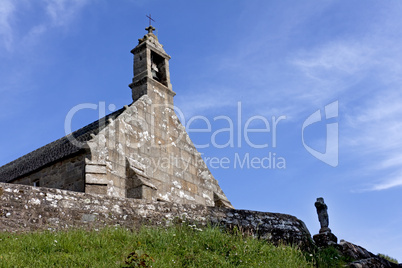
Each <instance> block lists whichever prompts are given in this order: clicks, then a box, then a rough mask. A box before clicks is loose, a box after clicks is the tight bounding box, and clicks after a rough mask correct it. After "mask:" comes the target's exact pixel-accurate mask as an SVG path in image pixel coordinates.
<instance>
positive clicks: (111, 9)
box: [0, 0, 402, 261]
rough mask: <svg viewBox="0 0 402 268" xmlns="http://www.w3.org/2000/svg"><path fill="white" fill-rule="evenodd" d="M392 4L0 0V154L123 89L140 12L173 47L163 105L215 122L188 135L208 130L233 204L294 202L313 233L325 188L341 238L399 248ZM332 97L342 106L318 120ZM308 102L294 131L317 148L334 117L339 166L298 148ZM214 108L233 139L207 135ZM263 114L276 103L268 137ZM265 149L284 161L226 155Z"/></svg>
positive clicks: (206, 139) (401, 142) (46, 137)
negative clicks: (265, 162)
mask: <svg viewBox="0 0 402 268" xmlns="http://www.w3.org/2000/svg"><path fill="white" fill-rule="evenodd" d="M401 12H402V3H401V2H400V1H353V0H352V1H296V0H294V1H292V0H288V1H256V0H250V1H219V2H217V1H205V0H204V1H145V0H139V1H134V0H121V1H106V0H70V1H67V0H58V1H56V0H54V1H50V0H42V1H28V0H17V1H15V0H2V1H1V2H0V95H1V98H0V107H1V109H2V113H1V114H0V123H1V125H2V130H3V131H1V132H0V148H1V154H0V165H3V164H6V163H8V162H10V161H12V160H14V159H16V158H18V157H20V156H22V155H24V154H26V153H28V152H30V151H32V150H34V149H37V148H39V147H41V146H43V145H45V144H47V143H49V142H51V141H53V140H56V139H58V138H60V137H62V136H64V135H65V133H64V120H65V117H66V115H67V113H68V112H69V110H70V109H71V108H73V107H74V106H76V105H78V104H81V103H95V104H99V102H101V101H102V102H105V103H106V104H107V105H109V104H114V105H116V107H121V106H123V105H125V104H129V103H130V102H131V91H130V89H129V88H128V86H127V85H128V84H129V83H130V82H131V78H132V55H131V53H130V50H131V49H132V48H133V47H134V46H135V45H136V44H137V39H138V38H141V37H142V36H143V35H144V34H145V31H144V28H145V27H146V26H147V24H148V20H147V18H146V17H145V15H146V14H149V13H151V14H152V17H154V18H155V20H156V22H155V23H154V24H153V25H154V26H155V27H156V28H157V35H158V37H159V40H160V42H161V43H162V44H163V45H164V48H165V50H166V52H167V53H168V54H169V55H171V56H172V59H171V61H170V73H171V82H172V85H173V90H174V91H175V92H176V93H177V96H176V97H175V105H176V106H177V107H178V108H179V109H180V110H181V111H182V112H183V114H184V116H185V118H184V121H186V122H189V120H190V119H191V118H194V117H195V116H204V117H205V118H207V119H208V120H209V122H210V123H211V132H204V133H195V132H194V133H191V134H190V136H191V138H192V140H193V141H194V142H195V143H196V144H199V145H208V144H209V146H208V147H206V148H199V150H200V151H201V152H202V153H203V156H204V157H206V159H207V161H206V162H207V163H208V164H209V165H210V167H211V171H212V173H213V174H214V176H215V178H216V179H218V181H219V183H220V185H221V187H222V188H223V190H224V192H225V193H226V195H227V196H228V198H229V199H230V200H231V202H232V204H233V205H234V206H235V207H236V208H242V209H251V210H261V211H269V212H281V213H287V214H292V215H295V216H297V217H298V218H300V219H301V220H303V221H304V222H305V223H306V224H307V226H308V228H309V230H310V232H311V233H312V234H315V233H318V230H319V223H318V219H317V216H316V212H315V207H314V202H315V199H316V198H317V197H320V196H322V197H324V199H325V201H326V203H327V204H328V207H329V216H330V228H331V229H332V231H333V232H334V233H335V234H336V235H337V236H338V238H339V239H345V240H348V241H351V242H353V243H356V244H360V245H362V246H364V247H366V248H367V249H369V250H370V251H372V252H373V253H379V252H380V253H385V254H388V255H390V256H392V257H394V258H397V259H398V260H399V261H402V255H401V254H402V253H401V252H402V244H401V242H400V241H401V238H402V232H401V231H400V226H401V225H402V210H400V209H398V204H401V202H402V195H401V186H402V154H401V153H400V152H401V151H402V150H401V149H402V139H401V134H400V133H401V132H402V120H401V118H402V109H401V103H402V90H401V86H402V78H401V77H402V46H401V45H400V44H401V41H402V20H401V19H400V14H401ZM336 101H337V103H338V117H336V118H329V119H325V113H324V107H325V106H326V105H328V104H331V103H334V102H336ZM239 102H240V103H241V115H242V120H241V121H240V122H239V121H238V120H237V114H238V107H239V104H238V103H239ZM317 110H320V111H321V115H322V116H323V120H322V121H320V122H316V123H315V124H312V125H310V126H308V127H306V128H305V129H304V141H305V143H306V144H307V145H308V146H310V147H311V148H314V149H315V150H317V151H320V152H321V153H323V152H325V145H326V140H325V139H326V134H327V130H326V126H327V125H326V124H327V123H329V124H337V125H338V131H339V134H338V135H337V136H338V137H339V145H338V146H335V145H333V143H331V144H332V145H331V144H329V145H330V146H333V148H332V147H331V149H332V150H335V149H336V150H337V151H338V153H339V155H338V160H339V162H338V165H337V166H336V167H333V166H330V165H328V164H326V163H324V162H322V161H320V160H319V159H317V158H315V157H314V156H313V155H311V154H310V153H309V152H308V151H307V150H306V148H305V147H304V146H303V142H302V132H303V131H302V128H303V123H304V122H305V120H306V119H307V118H308V117H309V116H310V115H311V114H313V113H314V112H316V111H317ZM218 116H227V117H229V118H231V119H232V120H233V122H234V124H233V128H234V129H235V130H236V131H235V132H234V136H233V138H234V140H235V141H236V142H235V143H234V146H233V147H230V146H226V147H225V146H220V147H224V148H217V147H219V146H213V144H212V140H211V139H212V138H213V139H214V141H216V143H217V144H218V145H224V144H226V143H227V141H228V140H229V139H230V133H229V132H218V133H216V131H219V130H222V129H224V128H228V127H229V125H228V122H227V120H222V119H219V118H217V117H218ZM253 116H258V118H260V119H256V120H253V121H252V122H251V123H250V125H249V128H257V129H262V128H264V127H265V125H264V124H263V123H264V122H263V120H262V119H261V118H266V119H267V121H268V123H269V124H270V127H271V129H270V130H271V131H270V132H258V133H250V134H249V139H250V140H251V142H253V143H254V144H260V145H261V144H268V146H266V147H265V148H254V147H255V146H249V145H248V144H247V142H246V140H245V137H244V132H243V130H244V128H245V125H246V122H247V120H248V119H250V118H252V117H253ZM272 116H275V118H279V117H281V116H283V117H286V119H284V120H282V121H280V122H279V123H278V124H277V129H276V146H275V147H274V146H273V144H272V139H273V130H272ZM214 118H215V120H214ZM96 119H97V112H96V111H87V112H85V113H80V114H77V115H76V117H74V121H73V128H74V129H77V128H79V127H82V126H84V125H86V124H88V123H90V122H92V121H93V120H96ZM189 127H190V128H193V129H195V128H205V122H204V121H202V120H193V122H192V124H191V125H190V126H189ZM239 127H240V128H241V130H242V132H241V136H240V140H241V141H242V144H241V146H238V145H239V144H238V143H237V141H238V139H239V135H238V132H237V130H238V128H239ZM214 133H216V134H215V136H214V135H213V134H214ZM202 147H205V146H202ZM335 147H336V148H335ZM270 154H271V157H272V156H273V155H274V154H275V157H276V158H277V159H279V158H280V157H281V158H283V159H284V160H285V162H286V167H285V168H280V169H279V168H273V167H271V168H261V167H260V168H258V166H254V167H252V166H250V167H247V166H243V168H240V167H239V165H237V166H235V163H236V159H242V160H243V159H244V157H246V155H248V156H249V158H250V159H251V158H254V157H255V158H257V159H263V158H264V157H268V156H269V155H270ZM213 157H215V158H216V159H219V160H221V159H223V158H228V159H229V161H230V164H229V165H228V168H226V166H224V167H220V168H214V167H215V166H216V165H214V164H212V165H211V163H209V162H208V161H209V160H210V159H211V158H213ZM236 157H237V158H236ZM271 161H272V159H271ZM237 164H238V163H237ZM212 166H214V167H212Z"/></svg>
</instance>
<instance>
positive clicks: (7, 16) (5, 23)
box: [0, 0, 15, 50]
mask: <svg viewBox="0 0 402 268" xmlns="http://www.w3.org/2000/svg"><path fill="white" fill-rule="evenodd" d="M14 11H15V6H14V4H13V2H12V1H11V0H2V1H1V2H0V37H1V39H3V42H4V43H3V45H4V46H5V47H6V49H7V50H9V49H10V47H11V43H12V41H13V31H12V27H11V25H10V24H11V22H10V21H11V19H12V16H13V14H14Z"/></svg>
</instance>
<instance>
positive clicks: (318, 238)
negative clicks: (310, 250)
mask: <svg viewBox="0 0 402 268" xmlns="http://www.w3.org/2000/svg"><path fill="white" fill-rule="evenodd" d="M313 239H314V242H315V244H316V245H317V246H319V247H328V246H330V245H336V244H337V242H338V238H337V237H336V236H335V235H334V234H333V233H331V232H325V233H319V234H316V235H314V236H313Z"/></svg>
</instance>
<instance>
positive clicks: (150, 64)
mask: <svg viewBox="0 0 402 268" xmlns="http://www.w3.org/2000/svg"><path fill="white" fill-rule="evenodd" d="M145 30H147V31H148V33H147V34H146V35H144V37H143V38H141V39H138V45H137V46H136V47H135V48H134V49H132V50H131V53H133V54H134V77H133V80H132V83H131V84H130V85H129V87H130V88H131V90H132V97H133V101H136V100H137V99H139V98H140V97H141V96H142V95H145V94H147V95H148V96H149V97H150V98H151V99H152V101H153V102H155V103H165V104H170V105H173V97H174V96H175V95H176V93H175V92H174V91H173V90H172V84H171V83H170V73H169V60H170V56H169V55H168V54H167V53H166V52H165V50H164V49H163V46H162V45H161V44H160V43H159V41H158V38H157V37H156V35H155V34H154V33H153V31H154V30H155V28H154V27H152V25H149V27H147V28H145Z"/></svg>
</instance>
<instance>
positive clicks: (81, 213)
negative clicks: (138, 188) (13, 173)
mask: <svg viewBox="0 0 402 268" xmlns="http://www.w3.org/2000/svg"><path fill="white" fill-rule="evenodd" d="M183 220H185V221H188V222H191V223H196V224H198V225H204V226H205V225H208V224H216V225H221V226H224V227H226V228H233V227H234V226H238V228H239V230H241V231H244V232H247V233H249V234H252V235H255V236H258V237H260V238H262V239H266V240H268V241H271V242H274V243H278V242H280V241H282V242H285V243H291V244H296V245H299V246H300V247H302V248H304V249H311V248H312V245H313V244H312V243H313V242H312V239H311V236H310V233H309V231H308V230H307V228H306V227H305V225H304V223H303V222H302V221H300V220H298V219H297V218H296V217H293V216H290V215H285V214H278V213H268V212H257V211H248V210H235V209H229V208H217V207H207V206H203V205H197V204H176V203H170V202H148V203H147V202H145V201H144V200H137V199H131V198H117V197H110V196H99V195H93V194H87V193H78V192H71V191H64V190H59V189H50V188H41V187H31V186H25V185H16V184H6V183H0V231H7V232H14V231H34V230H48V229H49V230H60V229H67V228H72V227H81V228H102V227H104V226H115V225H119V226H123V227H127V228H136V227H139V226H140V225H143V224H146V225H157V226H166V225H170V224H172V223H174V222H175V221H179V222H180V221H183Z"/></svg>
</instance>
